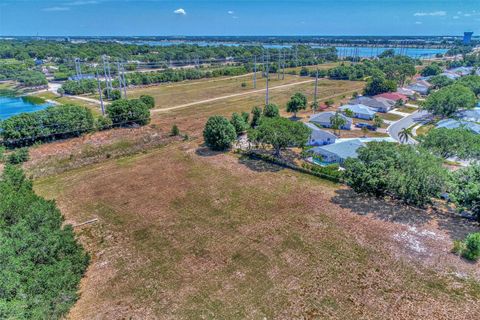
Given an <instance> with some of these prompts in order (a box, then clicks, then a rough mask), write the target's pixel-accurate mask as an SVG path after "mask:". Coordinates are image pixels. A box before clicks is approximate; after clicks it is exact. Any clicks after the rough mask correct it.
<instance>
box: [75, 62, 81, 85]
mask: <svg viewBox="0 0 480 320" xmlns="http://www.w3.org/2000/svg"><path fill="white" fill-rule="evenodd" d="M75 73H76V74H77V81H80V79H81V77H82V69H81V68H80V59H79V58H75Z"/></svg>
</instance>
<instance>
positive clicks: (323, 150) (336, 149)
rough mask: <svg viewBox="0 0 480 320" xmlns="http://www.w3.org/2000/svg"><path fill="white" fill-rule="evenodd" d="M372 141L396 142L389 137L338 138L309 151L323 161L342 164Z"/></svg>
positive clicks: (354, 156) (355, 156)
mask: <svg viewBox="0 0 480 320" xmlns="http://www.w3.org/2000/svg"><path fill="white" fill-rule="evenodd" d="M373 141H387V142H396V141H395V140H394V139H393V138H391V137H379V138H353V139H352V138H349V139H338V140H337V142H336V143H334V144H329V145H326V146H320V147H315V148H312V149H310V152H313V153H315V154H317V155H319V156H321V157H322V162H324V163H339V164H342V163H343V162H345V160H347V159H348V158H357V157H358V154H357V150H358V149H359V148H360V147H363V146H365V145H366V144H367V143H368V142H373Z"/></svg>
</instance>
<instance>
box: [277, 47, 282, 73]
mask: <svg viewBox="0 0 480 320" xmlns="http://www.w3.org/2000/svg"><path fill="white" fill-rule="evenodd" d="M280 50H281V49H280ZM280 50H278V68H277V80H280V69H281V68H282V64H281V63H282V60H281V55H280Z"/></svg>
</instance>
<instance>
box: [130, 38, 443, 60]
mask: <svg viewBox="0 0 480 320" xmlns="http://www.w3.org/2000/svg"><path fill="white" fill-rule="evenodd" d="M122 43H129V44H138V45H149V46H163V47H166V46H174V45H181V44H193V45H198V46H200V47H206V46H221V45H223V46H227V47H235V46H240V45H249V43H232V42H213V41H122ZM251 45H261V44H255V43H252V44H251ZM310 46H311V47H312V48H322V47H325V46H320V45H315V44H311V45H310ZM263 47H265V48H270V49H283V48H286V49H288V48H291V47H292V45H289V44H263ZM336 48H337V52H338V55H339V56H340V57H346V56H358V57H361V58H370V57H376V56H378V55H379V54H381V53H382V52H384V51H385V50H389V49H394V50H395V53H396V54H401V55H405V56H409V57H412V58H431V57H434V56H435V55H436V54H437V53H440V54H444V53H445V52H447V49H436V48H388V47H362V46H358V47H336Z"/></svg>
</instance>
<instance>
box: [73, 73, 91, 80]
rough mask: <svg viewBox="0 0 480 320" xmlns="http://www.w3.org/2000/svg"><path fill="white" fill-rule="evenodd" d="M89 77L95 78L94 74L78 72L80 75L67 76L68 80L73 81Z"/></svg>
mask: <svg viewBox="0 0 480 320" xmlns="http://www.w3.org/2000/svg"><path fill="white" fill-rule="evenodd" d="M89 79H95V76H94V75H93V74H80V75H73V76H71V77H68V80H73V81H78V80H89Z"/></svg>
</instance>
